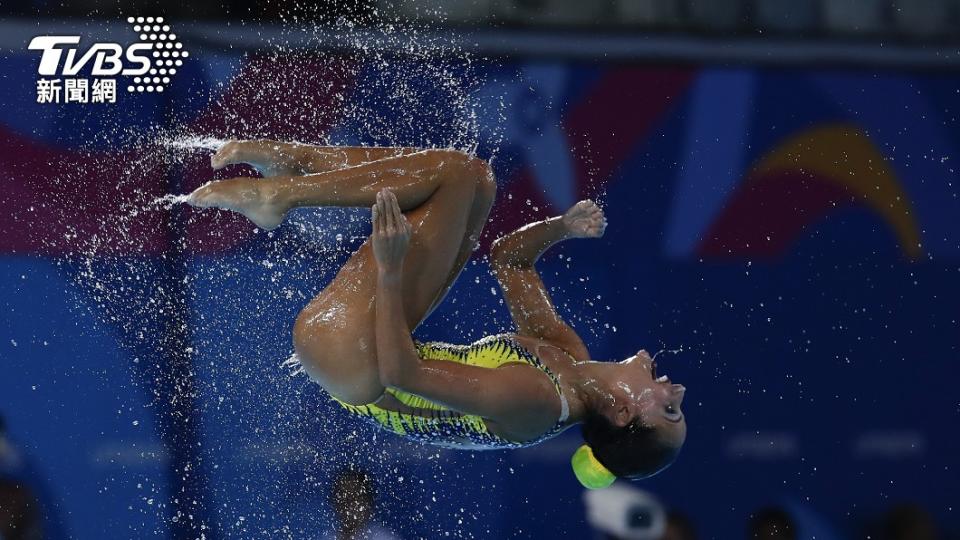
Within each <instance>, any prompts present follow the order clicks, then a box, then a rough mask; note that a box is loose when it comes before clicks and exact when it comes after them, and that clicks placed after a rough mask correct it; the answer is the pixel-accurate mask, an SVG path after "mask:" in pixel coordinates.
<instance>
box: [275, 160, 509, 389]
mask: <svg viewBox="0 0 960 540" xmlns="http://www.w3.org/2000/svg"><path fill="white" fill-rule="evenodd" d="M431 156H432V157H431ZM396 159H397V161H396V162H395V163H393V165H392V166H390V167H387V168H382V169H381V168H378V169H377V170H378V171H380V174H379V175H374V176H375V177H373V178H369V179H368V180H369V182H371V183H378V184H379V185H378V186H376V187H373V188H366V189H361V188H360V187H358V185H359V184H363V182H355V181H351V182H349V183H348V184H347V185H344V186H342V190H341V191H340V192H339V193H337V194H336V199H335V200H336V201H337V202H339V203H341V204H346V203H347V202H351V203H353V204H357V205H359V204H363V201H364V198H365V197H367V196H369V197H371V198H375V196H376V189H379V188H381V187H388V186H389V187H391V188H392V189H394V190H395V193H396V194H397V197H398V200H399V201H400V205H401V208H403V209H404V211H405V214H406V216H407V219H408V220H409V222H410V224H411V226H412V229H413V235H412V237H411V242H410V249H409V252H408V254H407V257H406V259H405V261H404V270H403V284H402V294H403V307H404V314H405V317H406V319H407V320H406V323H407V325H408V327H409V328H415V327H416V326H417V325H419V323H420V321H422V320H423V318H424V317H425V316H426V314H427V313H428V312H429V310H430V309H431V308H432V307H433V306H434V304H435V303H436V302H437V301H439V299H440V298H441V297H442V295H443V293H444V292H445V291H446V289H447V288H448V287H449V285H450V284H451V283H452V281H453V279H454V278H455V276H456V275H457V274H458V273H459V271H460V269H461V268H462V266H463V264H464V263H465V262H466V260H467V259H468V258H469V254H470V252H471V251H472V246H473V242H474V240H472V239H471V237H472V238H476V236H478V235H479V233H480V230H481V228H482V226H483V222H484V221H485V220H486V216H487V213H488V211H489V209H490V205H491V204H492V202H493V193H494V191H495V188H494V186H495V184H494V181H493V177H492V174H491V172H490V169H489V166H488V165H487V164H486V163H485V162H483V161H481V160H478V159H476V158H473V157H470V156H467V155H465V154H462V153H458V152H452V151H427V152H420V153H416V154H412V155H409V156H405V157H402V158H396ZM386 161H390V160H381V161H380V162H377V163H378V164H382V163H384V162H386ZM369 165H372V164H369ZM359 168H360V167H355V168H354V169H359ZM347 170H351V169H347ZM334 172H335V173H342V172H344V171H334ZM327 174H332V173H327ZM365 174H366V173H364V172H362V171H361V173H360V174H359V175H357V176H351V177H350V178H352V179H353V180H356V179H357V178H367V177H366V176H364V175H365ZM318 176H319V177H322V176H324V175H317V176H315V177H310V178H316V177H318ZM338 177H339V178H341V179H342V178H343V177H342V176H338ZM385 184H387V185H385ZM312 185H313V186H314V187H315V188H316V189H317V190H318V192H317V193H313V194H311V193H305V192H304V191H305V190H307V186H306V185H304V186H296V192H297V193H296V194H288V195H289V196H290V197H291V200H293V201H294V203H296V202H297V201H299V202H300V203H301V204H303V203H308V204H315V203H316V202H317V200H318V199H319V198H320V197H323V196H326V195H327V194H328V193H329V191H328V190H330V189H331V186H330V185H328V182H327V181H326V180H324V181H321V182H319V183H316V184H312ZM334 187H335V186H334ZM367 189H369V191H367ZM367 193H369V195H367ZM421 199H422V200H421ZM418 201H419V203H418ZM364 205H365V204H364ZM467 244H468V245H467ZM376 275H377V266H376V262H375V260H374V258H373V253H372V250H371V247H370V244H369V242H367V243H365V244H364V245H363V246H361V247H360V249H359V250H358V251H357V252H356V253H354V254H353V256H352V257H351V258H350V260H348V261H347V263H346V264H345V265H344V267H343V268H342V269H341V270H340V272H339V273H338V274H337V276H336V278H335V279H334V280H333V282H331V283H330V284H329V285H328V286H327V288H326V289H324V291H323V292H321V293H320V294H319V295H318V296H317V297H316V298H315V299H314V300H313V301H312V302H311V303H310V304H309V305H308V306H307V307H306V308H305V309H304V310H303V311H302V312H301V314H300V316H299V317H298V318H297V322H296V325H295V326H294V346H295V348H296V350H297V354H298V355H299V357H300V359H301V361H302V363H303V368H304V370H305V371H306V372H307V373H308V374H309V375H310V376H311V378H313V379H314V380H315V381H317V382H319V383H320V384H321V385H323V386H324V387H325V388H326V389H327V390H328V392H330V393H331V394H332V395H334V396H336V397H338V398H339V399H341V400H343V401H345V402H347V403H353V404H367V403H370V402H372V401H375V400H376V399H377V398H379V397H380V395H381V394H382V393H383V386H382V385H381V384H380V377H379V367H378V364H377V357H376V334H375V329H374V323H375V295H376Z"/></svg>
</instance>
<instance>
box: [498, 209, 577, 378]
mask: <svg viewBox="0 0 960 540" xmlns="http://www.w3.org/2000/svg"><path fill="white" fill-rule="evenodd" d="M573 237H574V235H573V234H572V233H571V232H570V230H569V228H568V227H567V226H566V225H565V224H564V222H563V217H562V216H557V217H553V218H550V219H546V220H544V221H538V222H536V223H531V224H529V225H525V226H523V227H521V228H519V229H517V230H516V231H514V232H512V233H510V234H508V235H506V236H504V237H502V238H499V239H497V241H496V242H494V243H493V247H492V248H491V251H490V266H491V268H492V269H493V273H494V275H495V276H496V277H497V281H498V282H499V283H500V288H501V289H502V290H503V296H504V298H505V299H506V301H507V306H508V307H509V308H510V316H511V317H512V318H513V321H514V323H515V324H516V325H517V333H519V334H520V335H522V336H531V337H535V338H539V339H543V340H546V341H549V342H552V343H554V344H555V345H557V346H558V347H560V348H561V349H563V350H565V351H566V352H567V353H568V354H570V356H572V357H574V358H575V359H577V360H580V361H586V360H589V359H590V352H589V351H588V350H587V347H586V345H584V344H583V340H581V339H580V336H579V335H577V333H576V331H575V330H574V329H573V328H571V327H570V325H568V324H567V323H566V322H564V321H563V319H561V318H560V315H559V314H558V313H557V310H556V309H555V308H554V306H553V302H552V300H551V298H550V293H549V291H548V290H547V287H546V286H545V285H544V283H543V280H542V279H541V277H540V273H539V272H537V269H536V267H535V263H536V261H537V259H539V258H540V255H542V254H543V252H544V251H546V250H547V249H549V248H550V246H552V245H554V244H556V243H557V242H560V241H562V240H566V239H568V238H573Z"/></svg>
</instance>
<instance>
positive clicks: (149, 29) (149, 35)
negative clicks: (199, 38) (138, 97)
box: [127, 17, 190, 92]
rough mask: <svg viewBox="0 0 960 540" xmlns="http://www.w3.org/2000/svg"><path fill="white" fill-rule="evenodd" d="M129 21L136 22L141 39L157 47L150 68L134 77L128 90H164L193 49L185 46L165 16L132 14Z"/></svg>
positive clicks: (134, 27)
mask: <svg viewBox="0 0 960 540" xmlns="http://www.w3.org/2000/svg"><path fill="white" fill-rule="evenodd" d="M127 22H128V23H130V24H132V25H133V31H134V32H136V33H137V34H138V35H139V36H140V42H141V43H146V44H149V45H151V46H152V48H153V52H152V53H151V54H152V56H153V59H152V61H151V64H150V69H149V71H147V73H145V74H144V75H142V76H139V77H134V78H133V84H131V85H130V86H127V92H163V89H164V87H165V86H166V85H168V84H170V77H172V76H173V75H176V74H177V68H179V67H180V66H182V65H183V59H184V58H187V57H188V56H190V53H189V52H187V51H185V50H183V43H180V41H178V40H177V35H176V34H174V33H172V32H171V31H170V25H168V24H164V22H163V17H128V18H127Z"/></svg>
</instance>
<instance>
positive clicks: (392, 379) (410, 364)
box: [377, 353, 420, 389]
mask: <svg viewBox="0 0 960 540" xmlns="http://www.w3.org/2000/svg"><path fill="white" fill-rule="evenodd" d="M400 354H403V353H400ZM393 356H399V354H398V355H386V356H381V357H380V358H379V359H378V361H377V363H378V368H379V374H380V384H382V385H383V386H384V387H385V388H398V389H404V388H407V387H409V385H410V381H411V380H415V379H416V377H417V372H418V371H419V370H420V358H419V357H414V358H410V359H401V358H399V357H396V358H395V357H393Z"/></svg>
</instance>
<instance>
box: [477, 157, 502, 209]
mask: <svg viewBox="0 0 960 540" xmlns="http://www.w3.org/2000/svg"><path fill="white" fill-rule="evenodd" d="M483 167H484V169H485V172H484V174H482V175H481V176H480V177H479V179H478V180H477V192H476V196H477V199H478V200H479V201H480V202H482V203H483V204H485V205H488V206H490V205H492V204H493V201H494V200H495V199H496V198H497V181H496V180H495V179H494V177H493V170H491V169H490V164H489V163H487V162H486V161H484V162H483Z"/></svg>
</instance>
